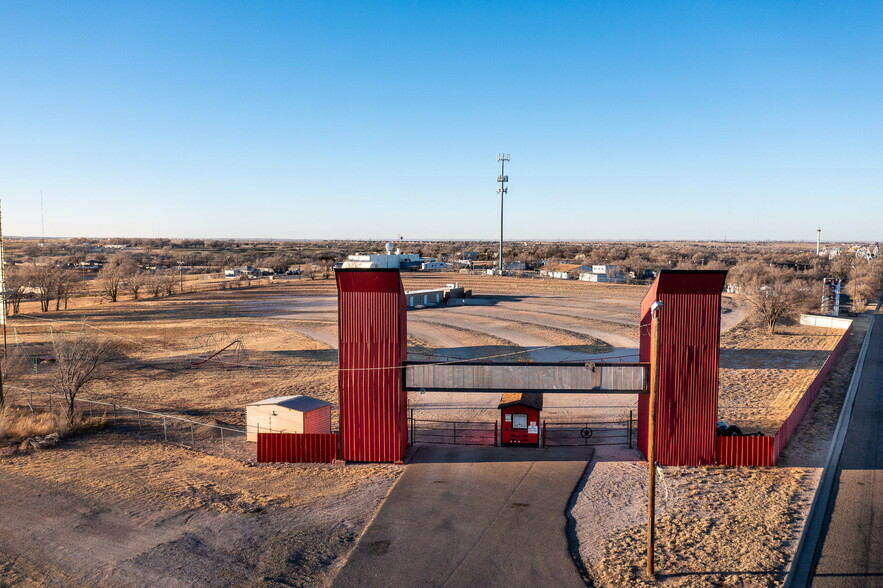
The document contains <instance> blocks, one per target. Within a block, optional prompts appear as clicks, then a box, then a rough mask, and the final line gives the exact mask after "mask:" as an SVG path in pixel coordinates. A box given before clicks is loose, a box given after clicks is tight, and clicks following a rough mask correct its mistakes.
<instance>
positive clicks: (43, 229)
mask: <svg viewBox="0 0 883 588" xmlns="http://www.w3.org/2000/svg"><path fill="white" fill-rule="evenodd" d="M45 244H46V219H45V217H44V216H43V188H40V247H42V246H43V245H45Z"/></svg>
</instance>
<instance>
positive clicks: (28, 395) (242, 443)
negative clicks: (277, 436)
mask: <svg viewBox="0 0 883 588" xmlns="http://www.w3.org/2000/svg"><path fill="white" fill-rule="evenodd" d="M19 398H20V400H19V404H21V403H22V402H23V403H24V404H26V405H27V409H29V410H30V411H31V412H32V413H44V412H49V413H55V414H58V415H59V418H62V417H63V415H64V413H65V411H66V410H67V401H66V400H65V398H64V396H62V395H61V394H55V393H52V392H35V391H32V390H26V391H24V392H22V393H21V395H20V396H19ZM76 412H77V414H78V415H79V416H80V417H82V418H83V419H84V420H86V421H87V422H89V421H92V422H93V424H97V422H100V423H103V424H104V428H105V429H106V430H109V431H113V432H117V433H123V434H126V435H132V436H134V437H138V438H139V439H145V440H150V441H160V442H163V443H170V444H172V445H178V446H182V447H188V448H190V449H193V450H195V451H200V452H202V453H207V454H210V455H217V456H222V457H229V458H232V459H239V460H242V461H246V460H254V459H255V455H256V448H255V443H248V442H247V441H246V431H245V427H236V426H232V425H227V424H217V423H203V422H199V421H195V420H192V419H188V418H185V417H180V416H176V415H170V414H164V413H160V412H154V411H149V410H142V409H137V408H132V407H129V406H123V405H120V404H115V403H113V402H103V401H99V400H88V399H79V398H78V399H77V400H76ZM266 432H272V431H266Z"/></svg>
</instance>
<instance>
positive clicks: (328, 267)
mask: <svg viewBox="0 0 883 588" xmlns="http://www.w3.org/2000/svg"><path fill="white" fill-rule="evenodd" d="M420 255H422V253H421V254H420ZM317 259H318V260H319V263H320V264H321V265H322V277H323V278H325V279H326V280H327V279H328V276H330V275H331V272H332V269H333V268H334V254H333V253H331V252H329V251H323V252H322V253H320V254H319V256H318V257H317Z"/></svg>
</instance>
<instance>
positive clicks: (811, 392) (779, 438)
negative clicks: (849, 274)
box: [717, 325, 852, 466]
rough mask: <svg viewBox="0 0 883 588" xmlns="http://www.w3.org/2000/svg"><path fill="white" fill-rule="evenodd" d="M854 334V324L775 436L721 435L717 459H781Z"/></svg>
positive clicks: (765, 462) (769, 462)
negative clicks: (782, 453)
mask: <svg viewBox="0 0 883 588" xmlns="http://www.w3.org/2000/svg"><path fill="white" fill-rule="evenodd" d="M851 335H852V326H851V325H850V327H849V328H848V329H846V331H845V332H844V333H843V335H842V336H841V337H840V341H838V342H837V345H836V346H835V347H834V349H833V350H831V354H830V355H829V356H828V359H826V360H825V363H824V364H823V365H822V367H821V369H819V373H818V374H816V377H815V378H813V381H812V383H811V384H810V385H809V386H808V387H807V389H806V392H804V393H803V396H802V397H801V398H800V401H799V402H798V403H797V405H796V406H795V407H794V410H792V411H791V414H790V415H788V418H787V419H785V421H784V422H783V423H782V426H781V427H779V430H778V431H777V432H776V434H775V436H773V437H767V436H764V437H718V443H717V446H718V457H717V460H718V463H719V464H721V465H731V466H773V465H775V464H776V461H778V459H779V454H780V453H781V452H782V450H783V449H784V448H785V446H786V445H787V444H788V441H789V440H790V439H791V435H793V434H794V431H795V430H796V429H797V426H798V425H799V424H800V421H802V420H803V417H804V416H805V415H806V412H807V411H808V410H809V407H810V405H811V404H812V403H813V400H815V398H816V396H817V395H818V393H819V390H821V389H822V385H824V383H825V379H826V378H827V377H828V374H829V373H830V371H831V368H832V367H833V366H834V362H835V361H837V358H838V357H840V354H841V353H843V349H844V348H845V347H846V345H847V344H848V343H849V337H850V336H851Z"/></svg>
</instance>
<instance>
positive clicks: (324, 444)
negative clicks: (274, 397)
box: [257, 433, 338, 463]
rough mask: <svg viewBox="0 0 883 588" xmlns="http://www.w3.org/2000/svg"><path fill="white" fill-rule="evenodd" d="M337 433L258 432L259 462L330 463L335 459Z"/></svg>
mask: <svg viewBox="0 0 883 588" xmlns="http://www.w3.org/2000/svg"><path fill="white" fill-rule="evenodd" d="M337 441H338V439H337V435H336V434H333V433H332V434H328V435H311V434H305V435H304V434H293V433H260V434H258V451H257V457H258V462H260V463H331V462H333V461H334V460H335V459H337Z"/></svg>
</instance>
